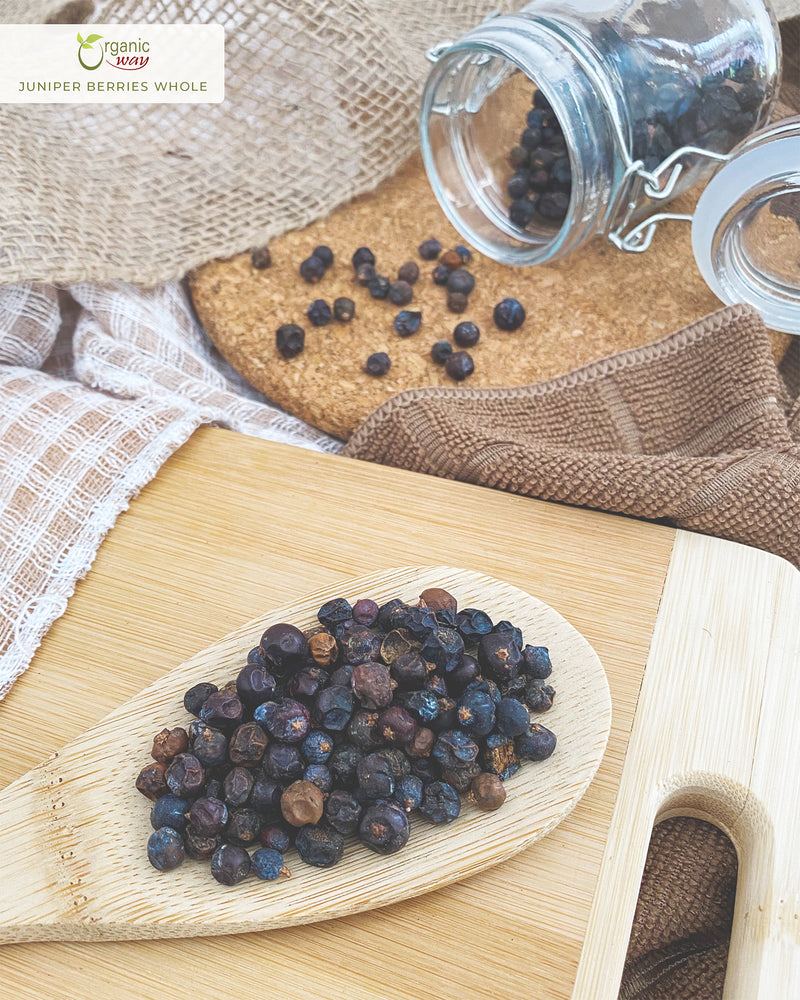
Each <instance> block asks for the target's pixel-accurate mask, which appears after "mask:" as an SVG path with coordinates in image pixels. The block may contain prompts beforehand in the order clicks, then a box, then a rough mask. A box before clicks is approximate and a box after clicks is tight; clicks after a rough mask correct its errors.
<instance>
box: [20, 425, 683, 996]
mask: <svg viewBox="0 0 800 1000" xmlns="http://www.w3.org/2000/svg"><path fill="white" fill-rule="evenodd" d="M674 538H675V532H674V531H673V530H671V529H669V528H664V527H659V526H654V525H650V524H645V523H643V522H639V521H635V520H632V519H627V518H622V517H612V516H607V515H603V514H597V513H593V512H591V511H585V510H578V509H575V508H569V507H564V506H559V505H555V504H545V503H540V502H537V501H533V500H528V499H526V498H521V497H516V496H510V495H505V494H502V493H498V492H493V491H489V490H484V489H481V488H478V487H473V486H469V485H465V484H458V483H450V482H447V481H444V480H438V479H433V478H429V477H425V476H419V475H416V474H413V473H405V472H401V471H398V470H389V469H384V468H380V467H377V466H373V465H367V464H364V463H358V462H354V461H352V460H345V459H341V458H337V457H335V456H322V455H318V454H315V453H312V452H306V451H300V450H298V449H295V448H290V447H288V446H282V445H273V444H268V443H266V442H262V441H257V440H254V439H248V438H245V437H242V436H239V435H235V434H232V433H229V432H226V431H221V430H217V429H211V428H206V429H203V430H201V431H198V432H197V433H196V434H195V435H194V436H193V438H192V439H191V440H190V441H189V442H188V443H187V444H186V445H185V446H184V447H183V448H181V449H180V451H179V452H177V453H176V454H175V456H174V457H173V458H172V459H170V461H169V462H168V463H167V464H166V465H165V466H164V468H163V470H162V472H161V473H160V474H159V476H158V477H157V478H156V480H154V481H153V483H151V484H150V485H149V486H148V487H147V488H146V489H145V490H144V491H143V492H142V493H141V495H140V496H139V497H138V498H137V499H136V500H135V501H134V502H133V503H132V505H131V509H130V511H129V512H127V513H126V514H123V515H122V516H121V517H120V519H119V520H118V522H117V524H116V526H115V527H114V529H113V531H112V532H111V533H110V535H109V536H108V538H107V539H106V541H105V542H104V544H103V546H102V547H101V549H100V552H99V554H98V557H97V560H96V562H95V565H94V567H93V569H92V571H91V572H90V574H89V575H88V577H87V578H86V579H85V580H84V581H82V582H81V583H80V584H79V586H78V588H77V590H76V593H75V595H74V596H73V598H72V599H71V601H70V605H69V608H68V610H67V613H66V614H65V615H64V617H63V618H62V619H60V620H59V621H58V622H56V623H55V625H54V626H53V628H52V629H51V630H50V632H49V633H48V635H47V636H46V638H45V641H44V642H43V644H42V647H41V649H40V651H39V653H38V654H37V656H36V658H35V659H34V662H33V664H32V666H31V667H30V669H29V670H28V672H27V673H26V674H25V675H24V676H23V677H22V678H21V679H20V680H19V681H18V682H17V683H16V684H15V686H14V688H13V689H12V690H11V692H10V694H9V695H8V697H7V698H6V699H5V701H4V702H3V703H2V704H0V721H1V722H2V725H3V732H4V737H5V747H6V750H5V753H4V754H3V755H2V756H0V781H1V782H2V783H3V784H5V783H6V782H9V781H11V780H12V779H14V778H17V777H19V776H20V775H21V774H23V773H24V772H25V771H26V770H28V769H29V768H31V767H32V766H34V765H35V764H37V763H38V762H40V761H41V760H43V759H44V758H45V757H46V756H47V755H48V754H50V753H51V752H52V751H54V750H56V749H58V748H60V747H62V746H63V745H64V744H65V743H67V742H68V741H69V740H70V739H73V738H75V737H76V736H78V735H79V734H80V733H81V732H82V731H83V730H85V729H87V728H88V727H89V726H91V725H92V724H93V723H95V722H97V721H98V720H99V719H101V718H102V717H103V716H104V715H106V714H107V713H108V712H109V711H111V710H112V709H114V708H116V707H118V706H119V705H120V704H122V703H123V702H124V701H125V700H126V699H127V698H129V697H131V696H133V695H134V694H135V693H136V692H137V691H139V690H140V689H141V688H142V687H144V686H145V685H147V684H148V683H150V682H152V681H154V680H155V679H156V678H158V677H159V676H161V675H162V674H163V673H164V672H165V671H166V670H168V669H170V668H171V667H172V666H174V664H175V663H176V662H177V661H178V660H180V661H182V660H185V659H187V658H188V657H189V656H191V655H192V654H194V653H196V652H198V651H200V650H202V649H203V648H205V647H206V646H208V645H209V644H210V643H212V642H213V641H215V640H216V639H218V638H219V637H220V636H222V635H225V634H227V633H228V632H230V631H232V630H234V629H235V628H237V627H238V626H239V625H241V623H242V622H244V621H247V620H249V619H251V618H255V617H257V616H258V615H259V614H261V613H262V612H263V610H264V608H265V607H269V606H274V605H275V604H277V603H281V602H288V601H291V600H293V599H295V598H297V597H300V596H302V595H303V594H304V593H308V592H310V591H312V590H314V589H316V588H318V587H321V586H327V585H329V584H334V583H337V582H342V581H344V580H346V579H347V578H351V577H354V576H358V575H363V574H365V573H370V572H374V571H376V570H380V569H385V568H389V567H391V566H393V565H402V564H409V563H418V564H425V563H428V564H429V563H431V562H442V563H447V564H450V565H454V564H455V565H460V566H465V567H468V568H471V569H474V570H476V571H478V572H482V573H486V574H489V575H491V576H494V577H497V578H499V579H502V580H507V581H508V582H510V583H511V584H513V585H515V586H519V587H521V588H522V589H523V590H526V591H527V592H528V593H531V594H534V595H535V596H537V597H539V598H540V599H541V600H543V601H545V602H546V603H547V604H549V605H550V606H552V607H553V608H554V609H555V610H556V611H558V612H559V613H560V614H561V615H563V616H564V617H565V618H566V619H567V620H568V621H569V622H570V623H571V624H572V625H573V626H574V627H575V628H576V629H577V630H578V631H579V632H581V634H582V635H584V636H585V637H586V638H587V640H588V641H589V642H590V643H591V645H592V647H593V648H594V649H595V650H596V652H597V654H598V656H599V657H600V660H601V662H602V663H603V666H604V667H605V670H606V674H607V676H608V679H609V684H610V689H611V695H612V702H613V706H614V712H613V719H612V728H611V734H610V738H609V743H608V748H607V751H606V754H605V756H604V758H603V761H602V763H601V765H600V769H599V771H598V774H597V776H596V778H595V780H594V781H593V782H592V784H591V785H590V787H589V789H588V790H587V792H586V794H585V795H584V797H583V798H582V799H581V801H580V802H579V803H578V805H577V807H576V808H575V809H574V810H573V812H572V813H571V814H570V815H569V816H568V817H567V818H566V819H565V820H564V822H563V823H561V824H560V825H559V826H558V827H557V828H556V830H554V831H553V833H551V834H550V835H549V836H548V837H546V838H545V839H544V840H542V841H540V842H539V843H537V844H535V845H533V846H532V847H530V848H527V849H526V850H524V851H523V852H522V853H520V854H518V855H517V856H516V857H514V858H512V859H510V860H508V861H505V862H503V863H502V864H500V865H498V866H496V867H494V868H492V869H489V870H487V871H485V872H482V873H479V874H477V875H475V876H473V877H471V878H469V879H466V880H465V881H463V882H459V883H457V884H454V885H452V886H448V887H445V888H443V889H441V890H439V891H437V892H435V893H431V894H428V895H426V896H422V897H419V898H416V899H412V900H406V901H405V902H402V903H397V904H394V905H392V906H389V907H386V908H385V909H381V910H377V911H373V912H371V913H365V914H359V915H355V916H351V917H346V918H343V919H339V920H334V921H327V922H324V923H320V924H314V925H308V926H305V927H296V928H287V929H282V930H277V931H270V932H267V933H256V934H244V935H237V936H230V937H219V938H204V939H187V940H182V941H141V942H108V943H102V944H87V943H38V944H20V945H11V946H7V947H5V948H4V949H3V951H2V969H3V975H2V978H1V979H0V997H3V998H5V997H8V998H9V1000H10V998H12V997H13V998H15V1000H18V998H22V1000H27V998H31V997H34V996H35V997H37V998H40V997H41V992H42V989H43V988H44V985H45V984H47V983H48V982H49V980H50V979H51V977H52V975H53V971H52V970H54V969H56V970H57V976H58V986H57V994H58V995H59V996H60V997H65V998H67V997H68V998H73V997H74V998H84V997H85V996H86V995H87V989H88V987H87V984H91V989H90V992H91V993H92V994H93V995H103V996H105V995H108V996H114V997H115V998H117V997H119V998H153V1000H157V998H158V1000H161V998H162V997H163V996H164V995H165V994H166V995H170V996H173V997H187V998H189V997H195V996H196V994H197V989H198V988H202V989H203V990H207V991H210V992H218V993H219V994H220V995H223V996H230V995H234V994H243V993H246V992H255V991H257V992H258V994H259V996H261V997H265V998H273V997H274V998H276V1000H277V998H292V1000H293V998H298V1000H299V998H307V997H319V998H321V1000H322V998H324V1000H338V998H342V1000H344V998H353V1000H367V998H370V1000H378V998H381V1000H383V998H384V997H385V996H386V995H387V993H388V992H391V993H392V994H393V995H395V996H396V997H398V998H399V1000H404V998H412V997H414V998H417V997H419V996H420V995H422V996H437V997H441V998H450V997H453V998H456V997H458V998H463V997H464V996H469V997H471V998H474V1000H483V998H486V1000H489V998H492V1000H496V998H512V997H518V996H523V995H527V994H528V993H530V992H532V991H533V992H536V993H537V994H538V996H539V997H541V998H542V1000H565V998H567V997H569V996H570V993H571V990H572V984H573V983H574V980H575V976H576V972H577V968H578V962H579V958H580V953H581V947H582V944H583V939H584V935H585V932H586V926H587V922H588V919H589V914H590V910H591V906H592V901H593V898H594V895H595V891H596V887H597V880H598V876H599V872H600V868H601V864H602V859H603V854H604V845H605V841H606V838H607V834H608V828H609V824H610V821H611V816H612V813H613V807H614V801H615V797H616V793H617V788H618V785H619V781H620V775H621V770H622V765H623V761H624V758H625V753H626V747H627V742H628V738H629V734H630V730H631V726H632V722H633V717H634V709H635V706H636V701H637V697H638V693H639V686H640V682H641V678H642V674H643V671H644V666H645V661H646V658H647V655H648V650H649V647H650V639H651V635H652V632H653V627H654V622H655V619H656V614H657V610H658V605H659V600H660V597H661V592H662V587H663V583H664V579H665V575H666V572H667V567H668V564H669V560H670V554H671V552H672V548H673V542H674ZM176 651H177V653H178V656H177V658H176ZM198 984H199V986H198ZM48 989H51V987H50V986H48Z"/></svg>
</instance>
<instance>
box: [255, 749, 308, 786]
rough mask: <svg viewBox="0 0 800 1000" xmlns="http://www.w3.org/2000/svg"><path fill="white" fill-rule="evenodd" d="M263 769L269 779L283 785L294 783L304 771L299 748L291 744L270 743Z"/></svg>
mask: <svg viewBox="0 0 800 1000" xmlns="http://www.w3.org/2000/svg"><path fill="white" fill-rule="evenodd" d="M263 767H264V772H265V773H266V774H267V775H269V777H270V778H273V779H274V780H275V781H279V782H283V783H286V782H290V781H296V780H297V779H298V778H300V777H301V776H302V774H303V771H304V770H305V764H304V762H303V757H302V755H301V753H300V748H299V747H298V746H296V745H295V744H293V743H277V742H276V743H270V745H269V746H268V747H267V751H266V753H265V754H264V761H263Z"/></svg>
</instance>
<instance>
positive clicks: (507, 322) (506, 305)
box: [493, 299, 525, 331]
mask: <svg viewBox="0 0 800 1000" xmlns="http://www.w3.org/2000/svg"><path fill="white" fill-rule="evenodd" d="M493 316H494V324H495V326H496V327H497V328H498V330H508V331H511V330H518V329H519V328H520V327H521V326H522V324H523V323H524V322H525V310H524V309H523V308H522V306H521V305H520V303H519V302H518V301H517V300H516V299H503V300H502V301H501V302H498V303H497V305H496V306H495V307H494V312H493Z"/></svg>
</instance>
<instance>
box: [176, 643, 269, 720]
mask: <svg viewBox="0 0 800 1000" xmlns="http://www.w3.org/2000/svg"><path fill="white" fill-rule="evenodd" d="M251 653H252V650H251ZM249 656H250V654H248V659H249ZM218 690H219V689H218V688H217V685H216V684H210V683H209V682H208V681H202V682H201V683H200V684H195V685H194V687H190V688H189V690H188V691H187V692H186V694H185V695H184V696H183V707H184V708H185V709H186V711H187V712H188V713H189V714H190V715H199V714H200V709H201V708H202V707H203V703H204V702H205V700H206V698H208V697H209V696H210V695H212V694H216V693H217V691H218Z"/></svg>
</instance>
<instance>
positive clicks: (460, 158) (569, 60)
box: [421, 0, 780, 264]
mask: <svg viewBox="0 0 800 1000" xmlns="http://www.w3.org/2000/svg"><path fill="white" fill-rule="evenodd" d="M430 55H431V58H432V59H435V66H434V68H433V70H432V71H431V74H430V76H429V78H428V81H427V83H426V86H425V91H424V94H423V100H422V114H421V139H422V151H423V157H424V161H425V167H426V170H427V172H428V177H429V179H430V182H431V185H432V187H433V190H434V192H435V194H436V196H437V198H438V199H439V201H440V203H441V205H442V207H443V209H444V210H445V213H446V214H447V215H448V217H449V219H450V221H451V222H452V223H453V224H454V225H455V226H456V228H457V229H458V230H459V231H460V232H461V233H463V234H464V235H465V236H466V237H467V238H468V240H469V242H470V243H471V244H472V245H473V246H475V247H476V248H477V249H479V250H480V251H482V252H483V253H485V254H487V256H489V257H492V258H494V259H495V260H499V261H502V262H503V263H509V264H539V263H543V262H545V261H551V260H556V259H558V258H560V257H563V256H565V255H566V254H567V253H569V252H571V251H572V250H574V249H576V248H577V247H578V246H580V245H581V244H583V243H585V242H586V241H587V240H588V239H590V238H591V237H593V236H595V235H597V234H600V233H605V234H609V233H613V232H615V231H616V230H618V229H619V228H620V227H621V226H622V225H623V224H624V223H625V222H627V221H629V220H630V219H631V218H637V217H639V216H641V215H647V214H651V213H652V212H654V211H655V206H656V205H657V204H659V203H660V202H656V201H653V200H652V198H649V197H646V192H647V187H646V186H647V184H649V185H650V189H651V190H653V191H656V193H658V191H660V192H662V193H663V192H665V191H666V190H667V187H666V185H667V184H668V183H669V179H670V178H671V176H672V168H671V167H670V168H669V169H664V171H663V172H661V173H660V174H658V176H656V177H655V178H654V177H653V172H654V171H656V170H657V168H658V166H659V165H660V164H661V163H662V162H664V161H665V160H666V159H667V158H668V157H670V156H671V155H672V154H673V153H677V151H678V150H680V149H682V148H683V147H687V146H688V147H694V148H698V149H700V150H708V151H710V152H711V153H712V154H726V153H728V152H729V151H730V150H731V149H732V148H733V147H734V146H735V145H736V144H737V143H738V142H739V141H740V140H741V139H743V138H744V137H745V136H746V135H747V134H749V133H751V132H753V131H755V130H756V129H757V128H759V127H760V126H761V125H762V124H763V123H764V122H765V121H766V120H767V118H768V117H769V113H770V110H771V108H772V105H773V103H774V98H775V93H776V88H777V84H778V80H779V69H780V41H779V36H778V32H777V26H776V22H775V19H774V17H773V15H772V13H771V11H769V9H768V8H767V7H766V6H765V5H764V2H762V0H674V2H666V0H624V2H622V0H615V2H611V3H609V5H608V6H607V7H605V8H603V7H602V6H600V5H598V4H594V3H590V2H589V0H573V2H571V3H570V2H569V0H538V2H534V3H530V4H527V5H526V6H525V7H523V9H522V10H520V11H519V12H517V13H516V14H509V15H499V16H494V17H490V18H487V19H486V20H485V21H484V22H483V23H481V24H479V25H478V26H477V27H476V28H474V29H473V30H472V31H470V32H468V33H467V34H466V35H464V36H463V37H462V38H461V39H460V40H459V41H458V42H456V43H455V44H453V45H444V44H443V45H441V46H439V47H438V48H437V49H435V50H432V51H431V53H430ZM532 103H533V108H532V107H531V105H532ZM531 112H535V114H531ZM523 138H524V141H522V140H523ZM536 142H538V143H541V149H543V150H544V152H545V153H550V154H553V155H551V156H545V157H544V162H546V163H550V161H551V160H552V163H551V166H550V167H549V168H547V170H546V171H545V172H546V173H547V174H548V177H544V176H543V174H542V169H543V168H542V163H541V162H540V161H541V160H542V157H541V155H540V149H539V147H537V148H530V147H531V144H534V143H536ZM526 157H527V162H528V165H529V166H530V167H531V168H532V169H531V170H528V167H527V166H526V163H525V162H524V161H526ZM677 162H679V163H680V164H682V169H681V172H680V175H679V176H678V178H677V183H675V185H674V187H670V188H669V192H670V193H669V196H670V197H672V196H673V195H674V194H677V193H680V192H681V191H684V190H686V189H687V188H688V187H690V186H692V185H693V184H695V183H697V182H698V181H699V180H700V179H702V178H704V177H707V176H708V175H709V174H710V173H711V172H712V171H713V169H714V168H715V166H717V165H718V164H719V157H717V159H714V156H713V155H712V157H711V158H709V157H707V156H705V155H703V154H701V153H693V154H684V155H682V156H680V157H679V158H678V159H677ZM556 163H558V167H557V169H556V168H555V164H556ZM526 177H527V180H528V183H529V185H530V188H529V192H528V194H526V195H524V197H525V198H526V199H527V202H529V203H530V207H531V211H528V210H526V211H525V212H522V211H518V210H517V209H515V210H514V211H513V212H511V213H509V209H510V206H511V204H512V201H515V199H514V198H512V197H510V196H509V193H508V184H509V182H510V181H511V180H512V178H515V183H514V184H513V185H512V188H513V194H515V195H517V194H518V189H519V188H520V187H521V185H522V181H523V180H524V179H525V178H526ZM548 179H549V186H548ZM565 189H568V190H565ZM542 199H544V200H542ZM631 201H634V202H635V203H636V205H637V208H636V210H635V211H633V212H631V213H628V212H627V206H628V204H629V203H630V202H631ZM527 202H526V206H525V207H526V209H527V208H528V205H527ZM540 208H541V210H540ZM515 220H516V221H515ZM523 223H524V224H523Z"/></svg>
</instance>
